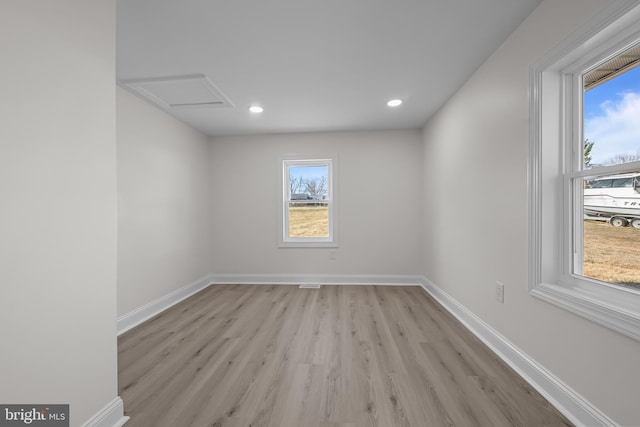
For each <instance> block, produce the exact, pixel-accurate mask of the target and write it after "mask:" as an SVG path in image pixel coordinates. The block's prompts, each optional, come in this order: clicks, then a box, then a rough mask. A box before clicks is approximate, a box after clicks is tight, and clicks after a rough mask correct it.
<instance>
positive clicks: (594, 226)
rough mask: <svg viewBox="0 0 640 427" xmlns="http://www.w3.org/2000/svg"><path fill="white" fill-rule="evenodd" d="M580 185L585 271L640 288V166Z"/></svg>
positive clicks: (579, 182)
mask: <svg viewBox="0 0 640 427" xmlns="http://www.w3.org/2000/svg"><path fill="white" fill-rule="evenodd" d="M605 181H606V182H607V183H608V185H601V183H602V182H605ZM578 185H582V187H583V203H584V218H585V219H584V222H583V230H582V231H583V250H584V256H583V260H584V261H583V263H584V265H583V268H582V275H584V276H586V277H590V278H593V279H598V280H602V281H604V282H609V283H613V284H618V285H623V286H630V287H634V288H637V289H640V170H637V171H634V172H631V173H624V174H617V175H613V176H608V177H589V178H585V179H580V180H578ZM576 270H577V271H579V269H576Z"/></svg>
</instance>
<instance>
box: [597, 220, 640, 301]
mask: <svg viewBox="0 0 640 427" xmlns="http://www.w3.org/2000/svg"><path fill="white" fill-rule="evenodd" d="M584 275H585V276H587V277H591V278H594V279H598V280H602V281H604V282H609V283H614V284H620V285H624V286H630V287H634V288H637V289H640V230H638V229H636V228H632V227H613V226H611V225H610V224H609V223H607V222H604V221H584Z"/></svg>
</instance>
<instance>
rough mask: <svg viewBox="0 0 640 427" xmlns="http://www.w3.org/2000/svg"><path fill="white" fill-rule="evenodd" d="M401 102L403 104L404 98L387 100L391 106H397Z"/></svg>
mask: <svg viewBox="0 0 640 427" xmlns="http://www.w3.org/2000/svg"><path fill="white" fill-rule="evenodd" d="M400 104H402V99H392V100H391V101H389V102H387V105H388V106H389V107H397V106H398V105H400Z"/></svg>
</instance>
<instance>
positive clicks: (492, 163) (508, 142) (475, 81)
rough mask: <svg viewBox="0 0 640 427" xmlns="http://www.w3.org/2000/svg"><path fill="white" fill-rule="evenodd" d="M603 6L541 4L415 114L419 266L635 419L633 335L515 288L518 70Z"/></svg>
mask: <svg viewBox="0 0 640 427" xmlns="http://www.w3.org/2000/svg"><path fill="white" fill-rule="evenodd" d="M605 4H606V2H604V1H597V0H589V1H584V0H562V1H557V0H546V1H544V2H543V3H541V5H540V7H539V8H538V9H537V10H536V11H535V12H534V13H533V14H532V15H531V16H530V17H529V18H528V19H527V20H526V21H525V22H524V23H523V24H522V25H521V26H520V28H519V29H518V30H516V32H515V33H514V34H512V35H511V36H510V38H509V39H508V40H507V41H506V42H505V43H504V45H503V46H502V47H501V48H499V49H498V50H497V51H496V52H495V53H494V55H493V56H492V57H491V58H490V59H489V60H488V61H487V62H486V63H485V64H484V65H483V66H482V67H481V68H480V69H479V70H478V71H477V72H476V73H475V74H474V75H473V77H472V78H471V79H470V81H468V82H467V84H466V85H465V86H464V87H462V88H461V89H460V90H459V92H458V93H457V94H456V95H455V96H454V97H453V98H452V99H451V100H450V101H449V102H448V103H447V104H446V105H445V106H444V107H443V108H442V109H441V110H440V112H439V113H438V114H437V115H436V116H435V117H433V118H432V119H431V120H430V121H429V122H428V123H427V125H426V127H425V128H424V174H425V177H424V181H425V190H424V191H425V193H424V194H425V217H424V227H425V251H426V253H425V261H424V262H425V266H424V272H425V275H426V276H427V277H428V278H429V279H430V280H431V281H433V282H434V283H435V284H436V285H438V286H439V287H440V288H442V289H443V290H444V291H445V292H447V293H449V294H450V295H452V296H453V297H454V298H456V299H457V300H458V301H460V302H461V303H462V304H463V305H465V306H466V307H467V308H468V309H470V310H471V311H473V312H474V313H475V314H476V315H478V316H479V317H481V318H482V319H483V320H484V321H485V322H487V323H489V324H490V325H491V326H493V327H494V328H496V329H497V330H498V331H499V332H500V333H501V334H503V335H504V336H506V337H507V339H509V340H510V341H512V342H513V343H515V344H516V345H517V346H518V347H520V348H521V349H523V350H524V351H525V352H526V353H528V354H529V355H530V356H531V357H533V358H534V359H535V360H536V361H538V362H539V363H540V364H542V365H543V366H545V367H546V368H547V369H549V370H550V371H551V372H552V373H554V374H555V375H556V376H558V377H559V378H560V379H561V380H562V381H564V382H565V383H566V384H568V385H569V386H570V387H572V388H573V389H574V390H576V391H577V392H578V393H580V394H581V395H582V396H583V397H585V398H586V399H587V400H589V401H590V402H592V403H593V404H595V405H596V407H598V408H599V409H600V410H601V411H603V412H604V413H605V414H607V415H608V416H610V417H612V418H613V419H614V420H615V421H617V422H618V423H620V424H622V425H638V424H640V411H639V410H638V396H639V395H640V369H638V361H640V343H638V342H636V341H634V340H631V339H629V338H627V337H624V336H622V335H619V334H617V333H614V332H611V331H609V330H607V329H604V328H602V327H600V326H598V325H596V324H595V323H592V322H589V321H587V320H584V319H582V318H580V317H578V316H575V315H573V314H570V313H568V312H566V311H563V310H562V309H559V308H556V307H555V306H553V305H550V304H548V303H546V302H543V301H541V300H538V299H536V298H534V297H532V296H530V295H529V293H528V291H527V247H528V246H527V147H528V97H527V89H528V67H529V64H530V63H532V62H533V61H535V60H536V59H537V58H538V57H540V56H541V55H542V54H543V53H544V52H546V51H547V50H549V49H551V48H552V47H553V46H554V45H555V44H556V43H558V42H559V41H560V40H562V39H563V38H564V37H566V36H567V35H568V34H569V33H570V32H571V31H573V30H574V29H575V28H576V27H577V26H578V25H579V24H580V23H582V22H584V21H585V20H586V19H587V18H588V17H590V16H591V15H592V14H593V13H595V11H596V10H598V9H599V7H602V6H603V5H605ZM496 280H498V281H501V282H504V284H505V303H504V304H499V303H497V302H496V301H494V287H495V282H496Z"/></svg>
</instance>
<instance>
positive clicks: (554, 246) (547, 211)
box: [529, 0, 640, 341]
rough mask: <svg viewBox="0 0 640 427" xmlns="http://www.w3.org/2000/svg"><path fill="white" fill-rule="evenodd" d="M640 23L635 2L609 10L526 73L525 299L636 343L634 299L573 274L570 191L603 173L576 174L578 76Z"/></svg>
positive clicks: (639, 323)
mask: <svg viewBox="0 0 640 427" xmlns="http://www.w3.org/2000/svg"><path fill="white" fill-rule="evenodd" d="M639 22H640V5H638V2H637V1H635V0H624V1H617V2H613V3H612V4H610V5H609V6H608V7H606V8H604V9H603V10H602V11H601V12H600V13H599V14H597V15H596V16H595V17H594V18H592V19H591V20H590V21H589V22H587V23H586V24H585V25H584V26H583V27H582V28H580V29H579V30H578V31H576V32H575V33H574V34H572V35H571V36H569V38H567V39H566V40H564V41H563V42H562V43H560V44H559V45H558V46H556V47H555V48H554V49H552V50H551V51H550V52H548V53H547V54H545V55H544V56H543V57H542V58H541V59H540V60H538V61H537V62H536V63H534V64H532V65H531V67H530V82H529V83H530V84H529V90H530V93H529V102H530V108H529V110H530V135H529V142H530V143H529V248H530V249H529V291H530V293H531V294H532V295H534V296H536V297H538V298H541V299H543V300H545V301H548V302H550V303H552V304H555V305H557V306H560V307H562V308H564V309H566V310H569V311H571V312H573V313H575V314H578V315H580V316H583V317H585V318H587V319H590V320H592V321H594V322H596V323H598V324H600V325H603V326H605V327H608V328H610V329H612V330H615V331H617V332H619V333H622V334H624V335H626V336H628V337H631V338H634V339H636V340H639V341H640V292H638V291H636V290H633V289H626V288H623V287H620V286H616V285H611V284H607V283H605V282H601V281H598V280H595V279H589V278H585V277H583V276H580V275H577V274H574V272H573V265H574V263H579V262H580V260H581V256H582V255H581V254H579V255H578V256H576V255H577V254H576V249H577V250H582V246H581V244H575V241H576V240H580V238H581V231H580V230H578V228H577V226H576V224H577V222H578V221H580V222H581V221H582V215H581V213H582V210H581V207H580V206H581V203H582V194H581V191H577V190H576V189H575V188H573V187H572V185H571V182H572V179H574V178H580V177H585V176H591V175H597V174H600V173H601V170H605V169H604V168H603V167H601V168H599V169H598V170H596V169H595V168H594V169H591V170H582V166H581V164H582V157H581V156H582V155H583V154H582V144H583V139H582V123H581V120H582V104H581V101H582V91H583V89H582V75H583V73H584V71H586V70H587V69H588V68H589V67H593V66H595V65H597V64H599V63H602V62H603V61H604V60H605V59H606V58H610V57H613V56H615V54H616V53H618V52H620V51H621V50H624V48H625V47H627V46H629V45H630V44H632V43H633V42H634V41H636V40H638V39H639V38H640V24H639ZM629 167H635V163H633V164H627V165H621V166H607V167H606V173H607V174H615V173H616V172H618V171H621V170H623V169H626V168H629ZM578 211H579V212H578Z"/></svg>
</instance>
